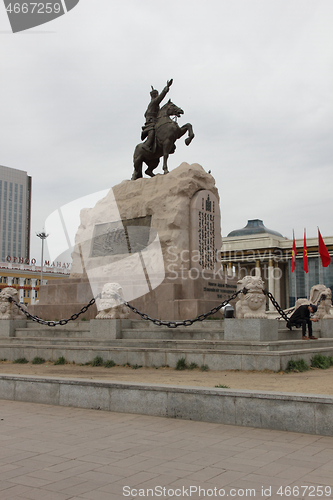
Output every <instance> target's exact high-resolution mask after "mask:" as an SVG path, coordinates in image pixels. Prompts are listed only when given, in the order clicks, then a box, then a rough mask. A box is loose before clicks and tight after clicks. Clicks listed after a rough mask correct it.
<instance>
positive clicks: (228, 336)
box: [224, 319, 279, 342]
mask: <svg viewBox="0 0 333 500" xmlns="http://www.w3.org/2000/svg"><path fill="white" fill-rule="evenodd" d="M278 329H279V325H278V322H277V321H272V320H271V319H225V322H224V340H250V341H251V340H253V341H258V342H260V341H261V342H262V341H274V340H278V338H279V337H278Z"/></svg>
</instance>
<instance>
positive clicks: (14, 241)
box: [0, 166, 31, 262]
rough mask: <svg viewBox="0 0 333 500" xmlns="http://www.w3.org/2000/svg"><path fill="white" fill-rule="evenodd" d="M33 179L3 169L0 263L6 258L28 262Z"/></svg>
mask: <svg viewBox="0 0 333 500" xmlns="http://www.w3.org/2000/svg"><path fill="white" fill-rule="evenodd" d="M30 220H31V177H30V176H29V175H28V174H27V172H24V171H23V170H17V169H15V168H8V167H3V166H0V261H2V262H5V260H6V257H7V255H11V256H15V257H17V259H21V262H23V260H26V259H29V254H30Z"/></svg>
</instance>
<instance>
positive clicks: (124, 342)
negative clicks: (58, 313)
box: [0, 336, 333, 352]
mask: <svg viewBox="0 0 333 500" xmlns="http://www.w3.org/2000/svg"><path fill="white" fill-rule="evenodd" d="M309 342H311V344H312V345H314V346H315V347H320V348H324V347H325V348H326V347H328V348H329V347H333V339H318V340H293V339H291V340H283V341H271V342H270V341H264V342H259V341H245V340H243V341H236V340H235V341H232V340H170V339H166V340H163V339H98V338H93V337H87V338H72V337H69V338H68V337H43V338H38V337H35V336H34V337H25V336H23V337H10V338H3V339H0V346H2V345H8V344H10V345H12V346H16V345H21V346H24V345H30V346H31V345H34V346H36V347H40V348H43V346H54V347H57V346H64V347H66V346H69V347H71V346H72V347H73V346H80V347H97V346H102V347H110V348H119V349H121V348H123V349H156V350H163V351H165V350H177V351H182V350H187V349H191V350H192V351H195V350H223V351H231V350H234V351H253V352H261V351H284V350H289V351H292V350H304V349H308V348H309Z"/></svg>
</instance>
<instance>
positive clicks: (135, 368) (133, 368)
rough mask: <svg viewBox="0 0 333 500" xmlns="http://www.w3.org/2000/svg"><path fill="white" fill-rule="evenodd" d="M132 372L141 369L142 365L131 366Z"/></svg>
mask: <svg viewBox="0 0 333 500" xmlns="http://www.w3.org/2000/svg"><path fill="white" fill-rule="evenodd" d="M131 368H132V370H137V369H138V368H142V365H132V366H131Z"/></svg>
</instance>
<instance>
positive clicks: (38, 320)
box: [8, 295, 100, 326]
mask: <svg viewBox="0 0 333 500" xmlns="http://www.w3.org/2000/svg"><path fill="white" fill-rule="evenodd" d="M99 297H100V295H97V296H96V297H94V298H93V299H91V301H90V302H88V304H87V305H86V306H83V307H82V309H81V310H80V311H79V312H78V313H76V314H72V316H71V317H70V318H68V319H61V320H60V321H46V320H45V319H41V318H39V317H38V316H33V315H32V314H30V313H29V311H26V310H25V309H23V307H22V306H21V304H19V303H18V302H16V301H15V300H14V299H13V298H12V297H9V298H8V300H9V302H13V304H15V305H16V306H17V307H18V309H20V311H22V312H23V313H24V314H25V315H26V317H27V318H28V319H31V320H32V321H35V322H36V323H40V324H41V325H46V326H57V325H67V323H69V322H70V321H75V320H76V319H77V318H78V317H79V316H80V315H81V314H83V313H85V312H86V311H88V309H89V307H90V306H92V305H93V304H95V302H96V299H98V298H99Z"/></svg>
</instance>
